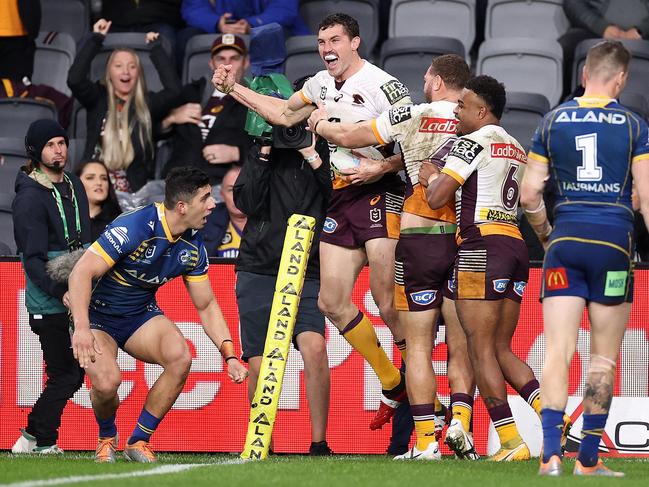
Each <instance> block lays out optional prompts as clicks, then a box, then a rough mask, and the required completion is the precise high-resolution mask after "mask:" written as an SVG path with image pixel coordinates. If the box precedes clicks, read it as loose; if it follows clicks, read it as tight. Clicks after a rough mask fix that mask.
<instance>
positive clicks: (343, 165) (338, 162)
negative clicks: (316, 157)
mask: <svg viewBox="0 0 649 487" xmlns="http://www.w3.org/2000/svg"><path fill="white" fill-rule="evenodd" d="M354 151H355V152H358V153H360V154H362V155H363V156H365V157H368V158H370V159H383V156H382V155H381V153H380V152H379V151H378V150H377V149H375V148H374V147H363V148H362V149H354ZM360 163H361V160H360V159H359V158H358V157H356V156H355V155H353V154H352V151H351V150H350V149H345V148H343V147H336V150H335V151H333V152H332V153H331V154H330V158H329V164H330V165H331V169H333V170H334V172H336V173H338V174H341V171H345V170H348V169H353V168H355V167H358V165H359V164H360Z"/></svg>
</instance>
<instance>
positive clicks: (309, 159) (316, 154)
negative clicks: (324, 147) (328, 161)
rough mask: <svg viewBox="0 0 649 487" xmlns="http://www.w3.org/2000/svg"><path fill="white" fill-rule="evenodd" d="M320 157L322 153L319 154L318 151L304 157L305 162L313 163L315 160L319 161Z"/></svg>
mask: <svg viewBox="0 0 649 487" xmlns="http://www.w3.org/2000/svg"><path fill="white" fill-rule="evenodd" d="M319 158H320V154H318V153H317V152H316V153H315V154H313V155H312V156H309V157H305V158H304V162H307V163H309V164H313V163H314V162H315V161H317V160H318V159H319Z"/></svg>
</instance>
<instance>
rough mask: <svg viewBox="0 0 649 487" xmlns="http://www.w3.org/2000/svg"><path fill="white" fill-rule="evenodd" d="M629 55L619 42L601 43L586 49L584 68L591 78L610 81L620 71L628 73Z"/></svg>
mask: <svg viewBox="0 0 649 487" xmlns="http://www.w3.org/2000/svg"><path fill="white" fill-rule="evenodd" d="M630 62H631V53H630V52H629V50H628V49H627V48H626V47H625V46H624V44H622V43H621V42H620V41H602V42H598V43H597V44H595V45H594V46H593V47H591V48H590V49H588V55H587V56H586V68H587V69H588V73H589V75H591V76H598V77H603V78H604V79H610V78H611V77H613V76H614V75H615V74H616V73H619V72H620V71H624V72H628V71H629V63H630Z"/></svg>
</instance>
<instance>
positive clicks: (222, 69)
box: [212, 64, 313, 127]
mask: <svg viewBox="0 0 649 487" xmlns="http://www.w3.org/2000/svg"><path fill="white" fill-rule="evenodd" d="M212 84H213V85H214V86H215V87H216V89H218V90H220V91H222V92H223V93H228V94H230V95H231V96H232V97H233V98H234V99H235V100H237V101H238V102H239V103H241V104H242V105H245V106H246V107H248V108H250V109H251V110H254V111H255V112H257V113H258V114H259V115H261V116H262V117H264V119H266V121H267V122H268V123H270V124H271V125H283V126H285V127H291V126H292V125H295V124H296V123H298V122H301V121H302V120H306V118H307V117H308V116H309V114H310V113H311V112H312V111H313V106H311V105H307V104H306V103H304V100H302V97H301V96H300V95H299V93H294V94H293V95H291V97H290V98H289V99H288V100H282V99H280V98H275V97H272V96H268V95H260V94H259V93H256V92H254V91H253V90H251V89H250V88H246V87H245V86H243V85H240V84H239V83H237V82H236V81H235V80H234V72H233V71H232V66H231V65H229V64H227V65H221V66H219V67H218V68H217V69H216V71H214V75H213V76H212Z"/></svg>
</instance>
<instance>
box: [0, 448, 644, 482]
mask: <svg viewBox="0 0 649 487" xmlns="http://www.w3.org/2000/svg"><path fill="white" fill-rule="evenodd" d="M235 462H237V457H236V456H233V455H205V454H201V455H199V454H160V455H159V463H158V464H156V465H141V464H133V463H130V462H127V461H125V460H122V459H120V460H119V461H118V462H117V463H116V464H113V465H98V464H95V463H94V462H93V461H92V456H91V455H90V454H88V453H79V454H75V453H66V454H65V456H64V457H55V458H53V457H15V456H13V455H11V454H7V453H0V484H2V485H6V484H11V483H15V482H20V483H21V485H22V486H27V485H29V483H32V482H35V481H38V480H45V479H61V480H62V481H63V479H64V478H68V477H80V476H92V477H93V478H88V479H86V480H85V481H83V482H78V481H74V485H120V487H121V486H138V487H142V486H146V485H156V486H173V487H182V486H191V487H199V486H202V485H206V486H207V485H210V486H213V485H227V486H238V485H242V486H257V485H259V486H272V485H278V486H289V485H291V486H292V485H299V486H300V487H304V486H305V485H308V486H309V487H310V486H320V485H322V486H332V485H334V486H337V485H354V486H361V485H362V486H365V485H367V486H372V487H383V486H400V487H404V486H416V487H419V486H422V487H424V486H430V485H432V484H435V485H450V486H452V487H456V486H457V487H460V486H464V485H468V483H469V482H471V483H474V484H475V486H476V487H505V486H510V485H511V486H518V485H524V486H525V487H534V486H537V485H542V486H548V485H552V486H555V485H557V486H558V485H586V484H587V485H588V487H591V486H599V485H611V484H623V485H625V486H629V485H638V486H639V485H643V486H646V485H647V474H648V473H649V460H631V459H609V460H607V461H606V464H607V465H608V466H609V467H611V468H613V469H619V470H622V471H624V472H626V474H627V476H626V477H625V478H623V479H607V478H587V479H584V478H575V477H573V476H572V475H571V474H570V472H571V471H572V466H573V462H572V461H571V460H566V462H565V465H564V469H565V470H566V473H564V475H563V477H562V478H559V479H557V478H540V477H538V476H537V474H536V472H537V469H538V461H537V460H532V461H529V462H518V463H507V464H504V463H498V464H497V463H490V462H486V461H480V462H462V461H458V460H452V459H444V460H442V461H441V462H395V461H392V460H391V459H390V458H387V457H383V456H333V457H330V458H309V457H306V456H276V457H271V458H270V459H268V460H266V461H263V462H246V463H241V464H240V463H235ZM179 464H205V466H201V467H197V468H191V469H189V470H186V471H183V472H175V473H163V474H159V475H151V476H141V477H130V478H129V477H126V478H123V477H121V474H128V473H134V472H143V471H145V470H151V469H159V468H161V467H163V466H165V465H166V466H168V467H169V468H174V467H173V466H174V465H179ZM115 474H117V475H120V477H114V476H112V475H115ZM95 476H96V477H95ZM102 476H111V477H109V478H103V479H102V478H101V477H102ZM71 480H72V479H71ZM34 485H38V483H36V484H34ZM48 485H51V484H48ZM58 485H65V484H63V483H61V484H58Z"/></svg>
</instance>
